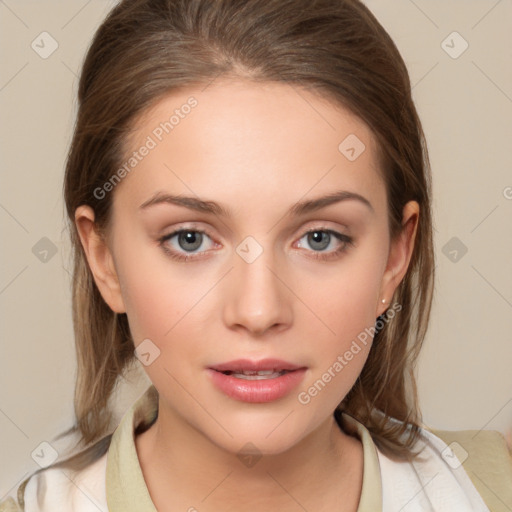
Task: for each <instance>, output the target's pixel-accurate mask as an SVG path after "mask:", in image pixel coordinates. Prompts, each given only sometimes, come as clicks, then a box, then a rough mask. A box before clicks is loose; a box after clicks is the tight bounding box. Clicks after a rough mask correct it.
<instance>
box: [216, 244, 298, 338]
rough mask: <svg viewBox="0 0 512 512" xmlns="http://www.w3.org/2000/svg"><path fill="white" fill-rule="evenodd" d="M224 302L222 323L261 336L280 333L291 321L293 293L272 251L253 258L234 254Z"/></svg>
mask: <svg viewBox="0 0 512 512" xmlns="http://www.w3.org/2000/svg"><path fill="white" fill-rule="evenodd" d="M226 294H227V295H226V298H225V302H224V322H225V324H226V326H227V327H228V328H230V329H235V330H243V329H245V330H246V331H248V332H249V333H251V334H252V335H254V336H258V337H261V336H263V335H265V334H266V333H267V332H268V331H272V332H274V333H275V332H280V331H282V330H285V329H287V328H288V327H289V326H290V325H291V322H292V317H293V315H292V304H291V302H290V298H291V297H293V294H292V292H291V291H290V289H289V288H288V286H287V279H286V275H285V273H284V271H283V268H282V266H281V267H279V266H277V264H276V260H275V258H274V257H273V254H272V251H270V250H268V251H267V250H265V251H263V252H262V253H261V254H260V255H259V256H258V257H257V258H256V259H255V260H254V261H251V260H246V259H244V258H243V257H240V256H239V255H238V254H235V255H234V268H233V270H232V271H231V272H230V278H229V280H228V283H227V289H226Z"/></svg>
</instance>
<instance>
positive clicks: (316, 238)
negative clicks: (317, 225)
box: [310, 231, 329, 250]
mask: <svg viewBox="0 0 512 512" xmlns="http://www.w3.org/2000/svg"><path fill="white" fill-rule="evenodd" d="M324 235H325V238H326V239H325V240H324V243H322V238H323V236H324ZM310 237H311V239H312V243H311V246H312V247H313V248H316V249H319V250H322V249H325V248H326V247H327V246H328V245H329V234H328V233H325V232H324V231H313V232H312V233H310ZM315 244H319V245H320V247H317V246H315Z"/></svg>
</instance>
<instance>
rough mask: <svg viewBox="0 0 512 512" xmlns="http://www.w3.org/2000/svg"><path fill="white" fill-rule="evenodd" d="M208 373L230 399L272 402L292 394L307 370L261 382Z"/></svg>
mask: <svg viewBox="0 0 512 512" xmlns="http://www.w3.org/2000/svg"><path fill="white" fill-rule="evenodd" d="M207 371H208V374H209V375H210V378H211V379H212V381H213V383H214V384H215V386H217V388H219V389H220V390H221V391H222V392H223V393H225V394H226V395H227V396H229V397H230V398H234V399H235V400H240V401H242V402H272V401H273V400H277V399H279V398H282V397H283V396H285V395H287V394H288V393H290V391H292V389H293V388H295V387H296V386H297V385H298V384H299V383H300V382H301V381H302V379H303V378H304V374H305V373H306V368H301V369H299V370H294V371H291V372H288V373H285V374H284V375H281V376H280V377H275V378H273V379H261V380H247V379H239V378H237V377H233V376H232V375H225V374H224V373H221V372H218V371H216V370H212V369H211V368H208V369H207Z"/></svg>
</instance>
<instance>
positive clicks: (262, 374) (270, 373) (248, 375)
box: [216, 370, 295, 380]
mask: <svg viewBox="0 0 512 512" xmlns="http://www.w3.org/2000/svg"><path fill="white" fill-rule="evenodd" d="M216 371H217V370H216ZM292 371H295V370H261V371H252V370H243V371H241V372H235V371H230V370H227V371H225V372H220V373H223V374H224V375H231V376H232V377H236V378H237V379H245V380H265V379H276V378H277V377H281V375H285V374H287V373H290V372H292Z"/></svg>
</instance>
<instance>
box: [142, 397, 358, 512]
mask: <svg viewBox="0 0 512 512" xmlns="http://www.w3.org/2000/svg"><path fill="white" fill-rule="evenodd" d="M135 442H136V448H137V453H138V456H139V461H140V464H141V468H142V472H143V475H144V479H145V481H146V484H147V486H148V490H149V492H150V495H151V498H152V500H153V502H154V503H155V506H156V508H157V509H158V510H159V511H162V512H165V511H166V510H178V509H180V507H181V509H182V510H191V511H193V510H194V508H193V507H191V506H192V505H194V506H195V507H197V510H200V511H202V510H212V511H217V510H222V511H226V512H227V511H228V510H231V508H230V506H229V504H233V507H232V510H235V509H236V510H237V512H242V511H245V510H247V511H248V510H250V511H251V512H255V511H259V510H262V511H263V510H275V509H279V510H281V511H283V512H284V511H287V510H299V508H297V507H298V506H299V505H301V506H302V507H303V508H305V509H306V510H323V509H321V508H319V503H318V500H319V499H322V500H323V502H324V503H326V502H328V501H329V498H328V497H329V496H331V497H332V498H333V499H332V505H333V506H334V508H336V510H354V511H355V510H356V509H357V503H358V501H359V496H360V493H361V486H362V469H363V466H362V445H361V443H360V441H359V440H357V439H356V438H355V437H353V436H351V435H348V434H346V433H345V432H344V431H343V430H342V429H341V428H340V426H339V425H338V424H337V422H336V420H335V418H334V416H333V415H330V416H329V417H328V418H327V419H326V420H325V421H324V422H323V423H322V424H320V425H319V426H318V427H317V428H316V429H315V430H314V431H312V432H311V433H309V434H308V435H307V436H306V437H304V438H303V439H302V440H301V441H300V442H299V443H297V444H295V445H294V446H292V447H291V448H289V449H287V450H285V451H283V452H281V453H279V454H270V455H269V454H263V455H262V454H255V455H251V454H250V453H247V454H241V453H240V454H239V453H232V452H229V451H226V450H224V449H223V448H222V447H220V446H218V445H217V444H215V443H213V442H212V441H211V440H210V439H209V438H207V437H206V436H205V435H204V434H203V433H202V432H200V431H198V430H197V429H196V428H194V427H193V426H192V425H190V424H189V423H187V422H184V421H183V420H182V419H181V418H179V417H177V416H175V415H173V414H172V413H171V412H170V411H168V410H166V409H165V407H163V404H162V403H161V402H160V403H159V415H158V418H157V420H156V421H155V423H154V424H153V425H152V426H151V427H150V428H149V429H148V430H147V431H146V432H144V433H142V434H140V435H139V436H137V437H136V439H135ZM340 496H341V497H343V501H345V502H346V508H343V506H342V504H340V503H339V497H340ZM326 498H327V500H326ZM308 505H309V506H308ZM332 508H333V507H331V510H332ZM328 509H329V507H327V506H326V510H328Z"/></svg>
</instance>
